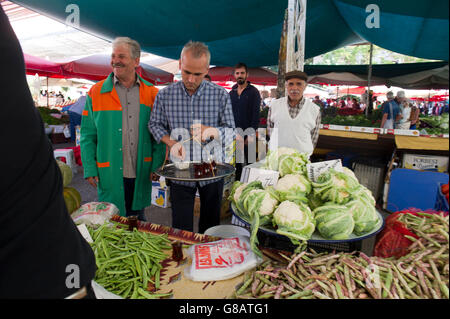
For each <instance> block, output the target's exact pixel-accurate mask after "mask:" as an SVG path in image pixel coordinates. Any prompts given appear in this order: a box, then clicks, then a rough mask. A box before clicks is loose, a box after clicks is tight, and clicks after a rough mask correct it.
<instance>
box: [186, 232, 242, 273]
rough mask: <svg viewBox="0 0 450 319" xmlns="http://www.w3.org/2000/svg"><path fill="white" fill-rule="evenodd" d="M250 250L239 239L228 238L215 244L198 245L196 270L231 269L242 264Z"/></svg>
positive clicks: (196, 247)
mask: <svg viewBox="0 0 450 319" xmlns="http://www.w3.org/2000/svg"><path fill="white" fill-rule="evenodd" d="M249 248H250V247H247V245H246V244H245V243H241V241H240V239H239V237H233V238H226V239H223V240H221V241H217V242H213V243H205V244H198V245H196V246H195V249H194V252H195V257H196V259H195V261H196V264H195V268H196V269H210V268H229V267H232V266H233V265H235V264H242V263H243V262H244V261H245V256H247V255H248V254H249Z"/></svg>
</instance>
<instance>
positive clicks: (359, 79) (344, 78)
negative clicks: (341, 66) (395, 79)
mask: <svg viewBox="0 0 450 319" xmlns="http://www.w3.org/2000/svg"><path fill="white" fill-rule="evenodd" d="M385 82H386V81H385V80H384V79H382V78H378V77H372V78H371V81H370V85H383V84H384V83H385ZM308 83H311V84H333V85H364V86H368V84H369V83H368V80H367V76H365V75H363V74H354V73H348V72H341V73H336V72H330V73H325V74H320V75H313V76H308Z"/></svg>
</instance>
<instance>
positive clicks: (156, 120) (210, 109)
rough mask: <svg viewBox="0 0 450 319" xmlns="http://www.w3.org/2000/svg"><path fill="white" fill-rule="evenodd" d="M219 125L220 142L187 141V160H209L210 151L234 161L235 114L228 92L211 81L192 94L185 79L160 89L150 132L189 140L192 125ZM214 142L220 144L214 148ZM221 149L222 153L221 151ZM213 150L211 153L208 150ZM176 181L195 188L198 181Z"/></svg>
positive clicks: (222, 159)
mask: <svg viewBox="0 0 450 319" xmlns="http://www.w3.org/2000/svg"><path fill="white" fill-rule="evenodd" d="M196 123H201V124H202V125H206V126H211V127H214V128H217V129H218V131H219V139H220V141H219V143H217V141H206V143H202V146H200V145H199V144H198V143H195V142H193V141H192V140H190V141H189V142H186V143H184V144H183V146H184V147H185V150H186V159H189V160H190V161H202V160H203V161H208V158H207V157H208V155H206V154H207V153H208V154H209V153H213V154H214V159H215V161H216V162H218V163H221V162H230V161H231V158H232V156H231V158H230V156H228V155H227V154H228V149H229V148H230V147H231V146H232V144H233V141H234V127H235V125H234V117H233V110H232V107H231V100H230V96H229V94H228V92H227V91H226V90H225V89H224V88H222V87H220V86H218V85H216V84H214V83H212V82H209V81H203V82H202V84H200V86H199V88H198V89H197V91H196V92H195V93H194V94H193V95H192V96H191V95H189V94H188V92H187V91H186V88H185V86H184V84H183V82H182V81H179V82H176V83H174V84H171V85H169V86H167V87H165V88H163V89H162V90H160V91H159V92H158V95H157V96H156V98H155V102H154V104H153V110H152V113H151V116H150V121H149V123H148V128H149V131H150V132H151V133H152V135H153V137H154V138H155V140H156V141H157V142H158V143H159V142H160V141H161V138H162V137H163V136H165V135H169V136H170V137H171V139H173V140H177V141H186V140H189V139H190V138H191V133H190V128H191V126H192V125H193V124H196ZM214 145H216V146H219V147H215V148H214V147H213V146H214ZM218 149H220V154H219V152H218V151H217V150H218ZM207 150H209V152H207ZM218 180H219V179H214V180H210V181H202V182H200V186H204V185H206V184H209V183H213V182H217V181H218ZM173 182H175V183H178V184H181V185H185V186H190V187H195V183H194V182H180V181H173Z"/></svg>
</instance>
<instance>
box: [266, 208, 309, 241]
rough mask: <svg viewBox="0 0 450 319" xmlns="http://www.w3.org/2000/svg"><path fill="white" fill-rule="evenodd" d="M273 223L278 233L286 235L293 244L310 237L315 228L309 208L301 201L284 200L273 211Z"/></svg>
mask: <svg viewBox="0 0 450 319" xmlns="http://www.w3.org/2000/svg"><path fill="white" fill-rule="evenodd" d="M273 225H274V227H275V226H276V227H277V230H276V232H277V233H278V234H280V235H284V236H287V237H288V238H289V239H290V240H291V241H292V243H294V244H295V245H298V244H299V243H300V241H305V240H308V239H310V238H311V235H312V234H313V233H314V230H315V224H314V215H313V213H312V211H311V209H310V208H309V207H308V206H307V205H305V204H303V203H294V202H291V201H284V202H282V203H281V204H280V205H279V206H278V207H277V209H276V210H275V212H274V213H273Z"/></svg>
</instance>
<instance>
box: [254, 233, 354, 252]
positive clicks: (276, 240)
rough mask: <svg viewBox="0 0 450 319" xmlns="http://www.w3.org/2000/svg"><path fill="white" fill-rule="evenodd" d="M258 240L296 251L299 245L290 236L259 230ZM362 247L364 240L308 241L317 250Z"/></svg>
mask: <svg viewBox="0 0 450 319" xmlns="http://www.w3.org/2000/svg"><path fill="white" fill-rule="evenodd" d="M258 242H259V245H260V246H263V247H268V248H272V249H278V250H284V251H292V252H293V251H294V250H295V249H296V248H297V246H296V245H294V244H293V243H292V242H291V241H290V239H289V238H287V237H281V236H271V235H268V234H265V233H263V232H258ZM361 247H362V241H352V242H345V243H333V244H327V243H311V242H309V243H308V248H312V249H314V250H315V251H316V252H319V253H320V252H332V251H337V252H348V253H350V252H353V251H359V250H361Z"/></svg>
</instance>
